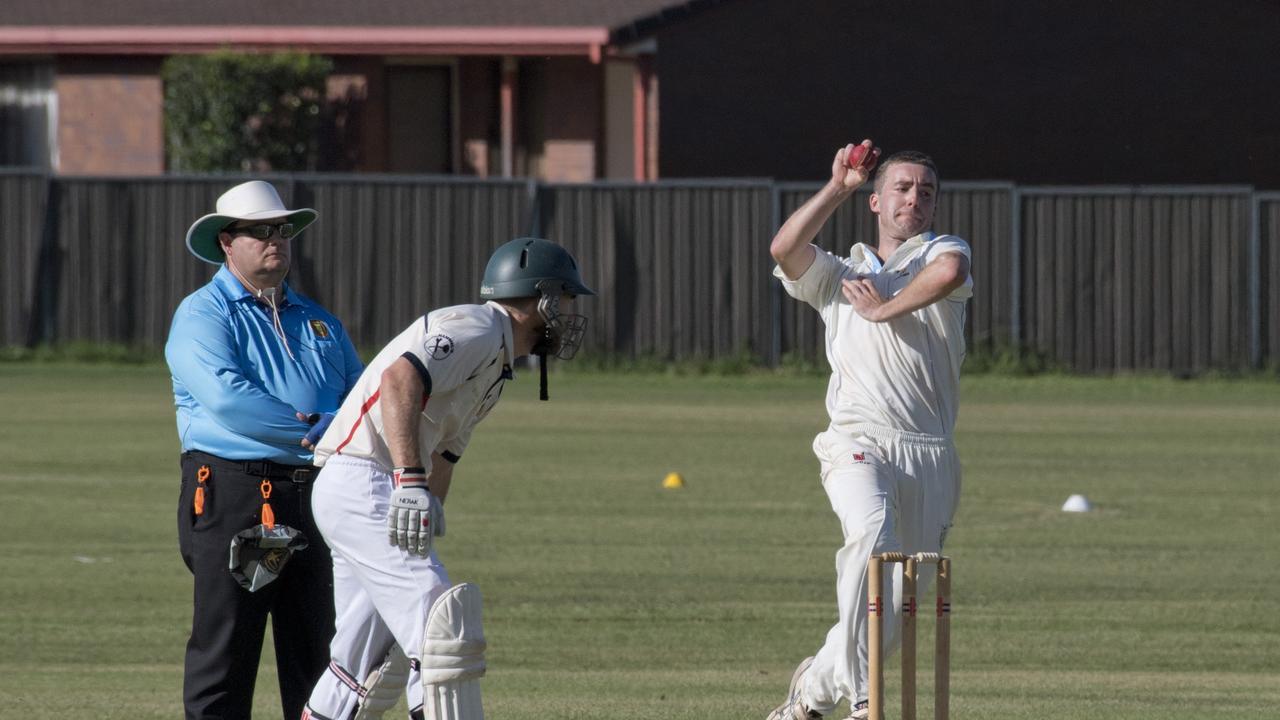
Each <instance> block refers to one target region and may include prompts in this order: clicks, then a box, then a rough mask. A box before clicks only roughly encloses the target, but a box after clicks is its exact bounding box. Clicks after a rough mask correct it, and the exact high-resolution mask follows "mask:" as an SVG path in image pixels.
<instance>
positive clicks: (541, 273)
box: [480, 237, 595, 300]
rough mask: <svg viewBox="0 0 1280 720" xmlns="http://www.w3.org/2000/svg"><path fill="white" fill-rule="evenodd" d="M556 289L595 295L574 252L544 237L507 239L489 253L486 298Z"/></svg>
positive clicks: (535, 294)
mask: <svg viewBox="0 0 1280 720" xmlns="http://www.w3.org/2000/svg"><path fill="white" fill-rule="evenodd" d="M553 291H558V293H568V294H569V295H595V293H594V292H592V290H591V288H589V287H587V286H586V285H585V284H583V282H582V276H581V275H580V274H579V273H578V261H577V260H574V259H573V255H570V254H569V251H568V250H565V249H564V248H562V247H560V246H559V245H557V244H555V243H553V242H551V241H550V240H543V239H542V238H532V237H526V238H516V239H515V240H512V241H511V242H508V243H503V244H502V245H501V246H499V247H498V249H497V250H494V251H493V255H491V256H490V257H489V264H488V265H486V266H485V269H484V279H483V280H481V281H480V297H482V298H484V299H485V300H509V299H513V298H531V297H542V296H543V295H545V294H547V293H549V292H553ZM558 293H557V294H558Z"/></svg>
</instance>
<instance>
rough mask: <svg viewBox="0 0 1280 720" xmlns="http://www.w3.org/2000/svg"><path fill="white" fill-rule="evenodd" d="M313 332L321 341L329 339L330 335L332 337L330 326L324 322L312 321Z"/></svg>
mask: <svg viewBox="0 0 1280 720" xmlns="http://www.w3.org/2000/svg"><path fill="white" fill-rule="evenodd" d="M311 332H313V333H315V334H316V337H317V338H320V339H321V340H328V339H329V335H330V332H329V326H328V325H326V324H325V322H324V321H323V320H312V321H311Z"/></svg>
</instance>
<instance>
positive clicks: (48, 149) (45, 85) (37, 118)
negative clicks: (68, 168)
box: [0, 63, 58, 170]
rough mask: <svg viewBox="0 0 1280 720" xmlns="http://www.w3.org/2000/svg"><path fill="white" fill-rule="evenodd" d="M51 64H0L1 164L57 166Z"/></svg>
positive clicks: (55, 120)
mask: <svg viewBox="0 0 1280 720" xmlns="http://www.w3.org/2000/svg"><path fill="white" fill-rule="evenodd" d="M57 109H58V102H57V96H56V95H55V93H54V90H53V65H52V64H51V63H0V166H18V167H36V168H42V169H46V170H48V169H52V168H54V167H56V166H57V140H56V138H57V133H56V132H55V131H54V129H55V127H56V123H57Z"/></svg>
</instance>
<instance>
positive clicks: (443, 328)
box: [314, 302, 515, 470]
mask: <svg viewBox="0 0 1280 720" xmlns="http://www.w3.org/2000/svg"><path fill="white" fill-rule="evenodd" d="M514 348H515V342H514V340H513V339H512V330H511V317H510V316H509V315H507V311H506V309H505V308H503V307H502V306H501V305H499V304H497V303H495V302H489V303H485V304H484V305H455V306H453V307H447V308H441V309H439V310H434V311H432V312H431V313H429V314H427V315H426V316H424V317H423V318H420V319H419V320H418V321H416V322H414V323H413V324H412V325H410V326H409V327H408V328H407V329H406V330H405V331H404V332H402V333H400V335H399V336H397V337H396V338H395V339H394V340H392V341H391V342H390V343H387V346H386V347H384V348H383V349H382V351H381V352H379V353H378V356H377V357H375V358H374V359H373V361H372V362H370V363H369V366H368V367H366V368H365V370H364V373H363V374H362V375H361V376H360V380H359V381H358V382H357V383H356V386H355V388H354V389H352V391H351V392H350V393H349V394H348V395H347V399H346V400H345V401H344V402H343V403H342V407H341V408H339V410H338V413H337V415H336V416H335V417H334V419H333V424H332V425H330V426H329V429H328V430H327V431H326V432H325V434H324V437H323V438H321V440H320V444H319V445H318V446H317V447H316V454H315V460H314V463H315V464H316V465H324V463H325V461H326V460H328V458H329V457H330V456H332V455H336V454H341V455H348V456H353V457H361V458H367V459H369V460H373V461H374V462H377V463H378V464H380V465H382V466H383V467H385V468H387V469H391V468H392V460H391V451H390V449H389V448H388V447H387V443H386V440H385V439H384V437H383V433H382V407H381V404H380V403H379V402H378V398H379V393H380V386H381V384H382V372H383V371H384V370H386V369H387V367H388V366H390V365H391V363H393V362H395V361H396V360H398V359H400V358H402V357H403V358H405V359H407V360H408V361H409V362H411V363H412V364H413V366H414V367H415V368H417V370H418V373H419V375H420V376H421V377H422V384H423V387H424V389H425V391H426V392H425V396H424V398H423V407H422V419H421V421H420V422H419V423H418V443H419V445H418V447H419V450H420V452H421V454H422V460H423V463H424V464H425V465H426V467H427V469H428V470H430V468H431V453H432V452H438V453H440V454H441V455H442V456H443V457H444V458H445V459H446V460H448V461H449V462H457V461H458V459H459V458H461V457H462V453H463V451H465V450H466V449H467V443H468V442H469V441H470V440H471V431H472V429H474V428H475V426H476V424H477V423H479V422H480V421H481V420H483V419H484V417H485V416H486V415H488V414H489V411H490V410H492V409H493V406H494V405H497V404H498V398H499V397H500V396H501V395H502V386H503V383H505V382H506V381H507V380H511V379H513V378H514V375H513V374H512V372H511V364H512V362H513V361H514V360H515V357H514V355H513V352H514Z"/></svg>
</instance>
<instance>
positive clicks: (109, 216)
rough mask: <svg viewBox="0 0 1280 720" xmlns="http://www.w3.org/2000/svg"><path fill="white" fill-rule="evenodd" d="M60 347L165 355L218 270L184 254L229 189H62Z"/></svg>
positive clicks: (96, 185)
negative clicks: (189, 304)
mask: <svg viewBox="0 0 1280 720" xmlns="http://www.w3.org/2000/svg"><path fill="white" fill-rule="evenodd" d="M57 184H58V188H59V191H58V193H57V194H58V201H57V205H58V207H57V212H56V218H57V233H56V240H55V243H54V247H55V257H54V259H53V263H54V265H55V268H54V269H53V270H52V274H51V276H52V277H54V278H57V281H56V287H57V292H56V301H55V310H54V312H53V317H54V322H55V325H56V329H55V333H56V338H57V339H58V340H59V341H61V342H68V341H88V342H116V343H131V344H137V345H146V346H162V345H163V344H164V340H165V338H166V336H167V335H168V331H169V324H170V322H171V320H172V318H173V311H174V309H175V308H177V305H178V303H179V302H180V301H181V300H182V298H183V297H185V296H186V295H187V294H189V293H190V292H192V291H193V290H195V289H196V288H197V287H199V286H200V285H202V284H204V283H205V282H207V281H208V279H209V278H210V277H212V276H213V273H214V272H215V270H216V268H215V267H214V266H212V265H209V264H207V263H203V262H200V261H199V260H196V259H195V258H194V257H192V256H191V254H190V253H189V252H188V251H187V249H186V243H185V238H186V231H187V228H188V227H189V226H190V224H191V223H192V222H193V221H194V220H195V219H196V218H198V217H200V216H201V215H204V214H206V213H209V212H212V211H213V201H214V198H216V197H217V195H218V194H220V193H221V192H222V191H223V190H224V189H225V188H226V187H227V185H228V181H226V180H222V179H208V178H130V179H95V178H64V179H60V180H58V183H57Z"/></svg>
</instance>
